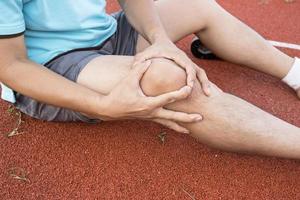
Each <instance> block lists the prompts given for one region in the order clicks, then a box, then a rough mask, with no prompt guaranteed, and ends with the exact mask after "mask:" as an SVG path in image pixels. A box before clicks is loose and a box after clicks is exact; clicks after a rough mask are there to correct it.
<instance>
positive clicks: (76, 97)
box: [0, 60, 101, 115]
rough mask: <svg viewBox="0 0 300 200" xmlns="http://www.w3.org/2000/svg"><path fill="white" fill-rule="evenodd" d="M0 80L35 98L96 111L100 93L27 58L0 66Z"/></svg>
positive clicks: (54, 103) (90, 111)
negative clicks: (1, 67) (1, 68)
mask: <svg viewBox="0 0 300 200" xmlns="http://www.w3.org/2000/svg"><path fill="white" fill-rule="evenodd" d="M0 81H1V82H3V83H4V84H6V85H8V86H9V87H11V88H12V89H14V90H15V91H17V92H19V93H21V94H23V95H26V96H29V97H32V98H33V99H36V100H38V101H41V102H44V103H47V104H51V105H55V106H59V107H64V108H69V109H72V110H76V111H79V112H83V113H87V114H91V115H97V112H98V111H99V110H97V109H101V108H99V105H98V104H97V103H98V100H99V99H101V94H99V93H96V92H94V91H92V90H89V89H87V88H85V87H83V86H81V85H79V84H76V83H74V82H72V81H70V80H67V79H66V78H64V77H62V76H60V75H58V74H56V73H54V72H52V71H50V70H48V69H47V68H45V67H43V66H40V65H38V64H35V63H33V62H30V61H28V60H16V61H15V62H13V63H11V65H9V66H8V67H6V68H5V69H3V70H1V74H0Z"/></svg>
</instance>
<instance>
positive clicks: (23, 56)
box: [0, 0, 300, 159]
mask: <svg viewBox="0 0 300 200" xmlns="http://www.w3.org/2000/svg"><path fill="white" fill-rule="evenodd" d="M119 2H120V5H121V6H122V8H123V10H124V12H125V14H126V17H125V15H124V13H123V12H119V13H117V14H114V15H113V16H110V15H108V14H106V13H105V1H104V0H78V1H73V0H64V1H61V0H51V1H48V0H11V1H1V2H0V11H1V12H0V34H1V35H2V36H1V37H2V39H1V40H0V81H1V82H2V83H4V84H5V85H7V86H8V87H9V88H12V89H13V90H14V91H15V95H14V93H12V91H11V90H10V89H9V88H6V87H4V86H3V88H5V90H4V91H2V92H3V94H4V95H3V96H4V98H5V99H7V100H9V101H11V102H14V100H16V101H15V102H14V103H15V105H16V106H17V107H18V108H19V109H20V110H21V111H22V112H24V113H26V114H28V115H30V116H32V117H35V118H38V119H43V120H49V121H51V120H53V121H84V122H97V121H100V120H119V119H142V120H151V121H155V122H158V123H161V124H163V125H165V126H168V127H170V128H172V129H174V130H176V131H179V132H184V133H191V135H192V136H194V137H196V138H198V139H199V140H200V141H201V142H203V143H206V144H208V145H210V146H213V147H217V148H220V149H223V150H227V151H238V152H248V153H260V154H264V155H270V156H280V157H286V158H294V159H298V158H300V145H299V144H300V129H299V128H297V127H295V126H293V125H291V124H288V123H286V122H284V121H282V120H280V119H278V118H276V117H274V116H272V115H270V114H268V113H266V112H264V111H262V110H260V109H259V108H257V107H255V106H253V105H251V104H249V103H247V102H245V101H243V100H241V99H239V98H237V97H234V96H232V95H230V94H226V93H224V92H222V90H221V89H219V88H218V87H217V86H216V85H214V84H213V83H211V82H209V81H208V79H207V76H206V74H205V72H204V71H203V69H201V68H199V67H198V66H196V65H195V64H194V63H192V61H191V60H190V59H189V58H188V57H187V56H186V55H185V54H184V53H183V52H181V51H180V50H179V49H178V48H177V47H176V46H175V45H174V44H173V42H175V41H177V40H179V39H181V38H183V37H185V36H186V35H189V34H191V33H194V34H195V35H196V36H198V37H200V38H201V41H202V42H203V43H204V44H205V45H206V46H207V47H208V48H209V49H211V50H213V51H214V52H215V53H216V54H217V55H218V56H219V57H221V58H223V59H226V60H228V61H231V62H235V63H239V64H243V65H245V66H249V67H252V68H254V69H257V70H260V71H263V72H265V73H268V74H271V75H273V76H276V77H278V78H281V79H282V78H284V77H285V79H284V80H285V81H286V82H287V83H288V84H290V85H291V86H293V87H294V88H295V89H297V88H298V86H300V84H299V81H298V80H300V79H298V75H297V74H298V68H300V67H299V66H298V64H299V63H298V60H297V59H293V58H291V57H289V56H287V55H285V54H284V53H282V52H280V51H279V50H277V49H275V48H274V47H272V46H271V45H270V44H269V43H268V42H266V41H265V40H264V39H263V38H262V37H261V36H259V35H258V34H257V33H255V32H254V31H253V30H251V29H250V28H249V27H247V26H246V25H245V24H243V23H242V22H240V21H239V20H237V19H236V18H235V17H233V16H232V15H230V14H229V13H228V12H226V11H225V10H224V9H222V8H221V7H220V6H219V5H218V4H217V3H216V2H215V1H212V0H185V1H182V0H159V1H156V2H153V1H152V0H119ZM171 60H172V61H171ZM175 63H176V64H175ZM179 66H180V67H179ZM295 76H296V78H290V77H295ZM296 87H297V88H296ZM14 98H15V99H14ZM200 114H201V115H200Z"/></svg>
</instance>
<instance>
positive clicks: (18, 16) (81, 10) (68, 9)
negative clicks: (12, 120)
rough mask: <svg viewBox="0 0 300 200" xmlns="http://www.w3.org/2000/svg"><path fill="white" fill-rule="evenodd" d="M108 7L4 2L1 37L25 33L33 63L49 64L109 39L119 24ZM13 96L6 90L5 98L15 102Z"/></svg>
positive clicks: (52, 0) (92, 0) (76, 1)
mask: <svg viewBox="0 0 300 200" xmlns="http://www.w3.org/2000/svg"><path fill="white" fill-rule="evenodd" d="M105 6H106V1H105V0H0V37H1V36H11V35H15V34H19V33H22V32H24V36H25V44H26V47H27V53H28V57H29V59H30V60H32V61H34V62H36V63H39V64H45V63H46V62H47V61H49V60H50V59H51V58H54V57H55V56H57V55H58V54H61V53H63V52H66V51H69V50H72V49H77V48H84V47H93V46H97V45H99V44H101V43H102V42H104V41H105V40H106V39H107V38H109V37H110V36H111V35H112V34H113V33H114V32H115V31H116V26H117V23H116V21H115V19H114V18H113V17H111V16H110V15H108V14H107V13H106V11H105ZM0 56H1V55H0ZM3 88H4V89H5V91H3ZM11 92H12V91H9V89H8V88H6V87H5V86H2V98H4V99H5V100H8V101H10V102H13V101H14V100H13V99H12V98H11V97H10V96H11V95H12V93H11Z"/></svg>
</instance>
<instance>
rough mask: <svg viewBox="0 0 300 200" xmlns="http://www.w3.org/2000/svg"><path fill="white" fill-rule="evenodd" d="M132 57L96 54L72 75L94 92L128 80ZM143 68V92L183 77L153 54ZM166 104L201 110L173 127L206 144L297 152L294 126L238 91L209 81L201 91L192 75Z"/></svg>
mask: <svg viewBox="0 0 300 200" xmlns="http://www.w3.org/2000/svg"><path fill="white" fill-rule="evenodd" d="M133 59H134V58H133V57H130V56H101V57H98V58H96V59H94V60H93V61H91V62H90V63H89V64H88V65H87V66H86V67H85V68H84V70H83V71H82V72H81V73H80V75H79V77H78V80H77V81H78V83H79V84H82V85H83V86H85V87H89V88H92V89H93V90H95V91H98V92H100V93H104V94H107V93H110V92H114V91H115V90H116V88H118V87H119V85H120V84H122V85H123V84H127V85H130V84H131V82H130V81H129V80H128V79H126V77H128V76H129V77H130V74H131V72H132V71H133V70H134V69H132V68H131V65H132V64H131V63H132V62H133ZM146 66H147V65H146ZM140 68H143V66H140ZM145 68H146V69H147V71H146V72H145V73H144V75H143V76H142V77H141V81H140V85H141V88H142V91H143V92H144V94H146V95H148V96H156V95H160V94H164V93H166V92H170V91H174V90H177V89H179V88H181V87H182V86H184V85H185V83H186V75H185V72H184V70H182V69H181V68H180V67H179V66H178V65H176V64H175V63H174V62H173V61H170V60H167V59H160V58H158V59H153V60H152V63H151V65H150V67H145ZM103 72H108V73H103ZM165 77H168V78H167V79H166V78H165ZM108 80H109V81H108ZM124 80H125V81H124ZM104 85H105V87H103V86H104ZM121 92H125V93H126V91H120V93H121ZM166 108H169V109H172V110H175V111H183V112H187V113H195V112H196V113H197V112H201V113H202V114H203V116H204V119H203V120H202V121H201V122H197V123H180V126H178V127H176V128H178V129H179V131H180V129H181V127H184V128H185V129H187V130H189V132H190V133H191V135H192V136H193V137H195V138H197V139H198V140H199V141H200V142H203V143H205V144H207V145H209V146H211V147H215V148H218V149H222V150H225V151H234V152H243V153H258V154H263V155H268V156H278V157H284V158H293V159H299V158H300V146H299V145H298V144H299V142H300V129H299V128H298V127H295V126H293V125H291V124H288V123H286V122H284V121H282V120H280V119H278V118H276V117H274V116H272V115H270V114H268V113H266V112H264V111H262V110H261V109H259V108H257V107H256V106H254V105H251V104H249V103H247V102H246V101H244V100H242V99H240V98H238V97H235V96H233V95H230V94H227V93H224V92H222V90H221V89H219V88H218V87H217V86H216V85H214V84H213V83H211V95H210V96H209V97H208V96H206V95H205V94H204V93H203V91H202V90H201V86H200V83H199V82H198V81H197V82H195V86H194V89H193V92H192V94H191V95H190V96H189V97H188V98H187V99H185V100H182V101H178V102H173V103H170V104H168V105H167V106H166ZM149 120H150V119H149ZM151 120H153V119H151ZM167 126H168V124H167ZM169 126H174V125H173V124H169Z"/></svg>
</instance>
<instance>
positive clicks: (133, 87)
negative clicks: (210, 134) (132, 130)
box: [100, 60, 202, 133]
mask: <svg viewBox="0 0 300 200" xmlns="http://www.w3.org/2000/svg"><path fill="white" fill-rule="evenodd" d="M150 65H151V61H150V60H148V61H145V62H143V63H138V64H136V65H135V66H133V69H132V70H131V72H130V73H129V74H128V76H127V77H126V78H124V79H123V80H122V81H120V82H119V83H118V85H117V86H116V87H115V88H114V89H113V90H112V91H111V92H110V94H109V95H107V96H105V97H102V98H101V100H100V101H101V104H102V106H103V107H104V110H101V116H103V117H102V119H103V120H117V119H142V120H152V121H155V122H158V123H160V124H163V125H165V126H167V127H169V128H171V129H174V130H176V131H178V132H184V133H188V130H187V129H185V128H184V127H182V126H180V125H179V124H177V122H186V123H189V122H197V121H201V120H202V117H201V115H200V114H187V113H183V112H176V111H171V110H167V109H165V108H163V107H164V106H165V105H167V104H170V103H172V102H175V101H179V100H182V99H185V98H187V97H188V96H189V95H190V94H191V90H192V89H191V88H190V87H189V86H184V87H182V88H181V89H180V90H177V91H173V92H169V93H165V94H162V95H159V96H156V97H147V96H146V95H145V94H144V93H143V91H142V89H141V87H140V80H141V78H142V77H143V75H144V73H145V72H146V71H147V69H148V68H149V66H150Z"/></svg>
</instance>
